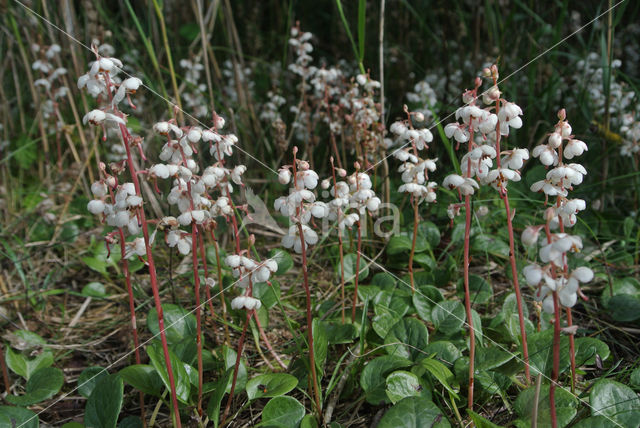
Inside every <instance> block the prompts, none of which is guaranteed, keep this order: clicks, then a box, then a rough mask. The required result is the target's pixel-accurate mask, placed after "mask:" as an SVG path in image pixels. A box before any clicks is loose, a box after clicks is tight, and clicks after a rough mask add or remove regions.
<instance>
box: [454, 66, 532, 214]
mask: <svg viewBox="0 0 640 428" xmlns="http://www.w3.org/2000/svg"><path fill="white" fill-rule="evenodd" d="M483 75H484V77H488V78H492V79H493V80H494V85H493V86H492V87H490V88H489V89H488V90H486V91H485V92H484V93H483V94H482V101H483V103H484V104H485V105H486V107H485V108H480V107H479V106H477V105H476V104H477V97H478V95H477V90H478V87H479V86H480V79H477V81H476V88H475V89H474V90H469V91H466V92H465V93H464V94H463V96H462V100H463V102H464V103H465V105H464V106H463V107H460V108H459V109H458V110H456V119H458V122H455V123H450V124H448V125H447V126H446V127H445V129H444V131H445V134H446V135H447V137H448V138H453V139H455V140H456V142H457V143H458V144H460V143H466V142H468V143H469V144H470V147H469V150H468V151H467V153H466V154H465V155H464V156H463V157H462V161H461V163H460V169H461V173H462V175H458V174H451V175H448V176H447V177H445V179H444V182H443V186H444V187H447V188H449V189H457V190H458V192H459V194H460V195H473V194H474V193H475V190H477V189H478V188H479V184H488V185H491V186H492V187H493V188H495V189H496V190H498V191H499V192H500V194H501V195H504V194H506V188H507V184H508V182H509V181H520V172H519V171H518V170H519V169H520V168H522V166H523V164H524V161H525V160H527V159H529V151H528V150H527V149H518V148H514V149H511V150H505V151H502V152H501V153H498V152H497V150H496V148H497V147H498V145H497V140H498V138H503V137H507V136H508V135H509V133H510V130H511V129H519V128H521V127H522V118H521V117H520V116H521V115H522V109H521V108H520V107H519V106H518V105H517V104H515V103H512V102H509V101H507V100H506V99H504V98H503V97H502V92H501V91H500V89H499V88H498V86H497V84H496V83H495V82H496V81H497V77H498V70H497V68H496V67H495V66H492V67H491V68H485V69H484V70H483ZM472 135H473V139H472V138H471V136H472ZM498 156H501V159H497V161H498V162H497V168H495V169H492V168H493V164H494V159H496V158H497V157H498ZM474 177H475V179H474ZM476 179H477V180H478V181H479V183H478V181H476ZM454 211H455V210H452V209H450V210H449V212H450V213H451V212H454Z"/></svg>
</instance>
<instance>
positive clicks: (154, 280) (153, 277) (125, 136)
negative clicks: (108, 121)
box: [119, 124, 182, 428]
mask: <svg viewBox="0 0 640 428" xmlns="http://www.w3.org/2000/svg"><path fill="white" fill-rule="evenodd" d="M119 126H120V134H121V137H122V142H123V143H124V147H125V150H126V152H127V165H128V167H129V171H130V172H131V179H132V181H133V185H134V186H135V189H136V195H137V196H140V197H141V196H142V192H141V191H140V181H139V180H138V174H137V171H136V169H135V165H134V163H133V157H132V155H131V146H130V144H129V139H130V138H131V136H130V135H129V131H128V130H127V128H126V126H124V125H122V124H120V125H119ZM138 218H139V219H140V223H141V225H142V235H143V236H144V244H145V248H146V253H147V265H148V267H149V278H150V282H151V291H152V292H153V300H154V303H155V306H156V311H157V312H158V327H159V329H160V341H161V342H162V351H163V354H164V361H165V364H166V368H167V375H168V377H169V387H170V388H169V389H170V391H171V401H172V403H173V411H174V413H175V417H176V426H177V427H178V428H181V427H182V422H181V421H180V409H179V407H178V397H177V395H176V383H175V379H174V376H173V368H172V367H171V358H170V357H169V345H168V344H167V335H166V332H165V327H164V313H163V310H162V302H161V300H160V291H159V287H158V277H157V274H156V266H155V263H154V261H153V253H152V251H151V242H150V240H149V227H148V225H147V220H146V218H145V214H144V209H143V208H140V209H139V210H138Z"/></svg>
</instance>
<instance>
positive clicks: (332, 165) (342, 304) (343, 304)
mask: <svg viewBox="0 0 640 428" xmlns="http://www.w3.org/2000/svg"><path fill="white" fill-rule="evenodd" d="M332 138H334V137H333V134H332ZM336 153H337V148H336ZM329 160H330V162H331V175H332V177H333V189H334V192H335V191H336V185H337V180H336V167H335V165H334V164H333V156H332V157H330V158H329ZM338 168H342V167H341V166H340V158H339V157H338ZM341 216H342V209H340V208H338V224H340V221H341V218H342V217H341ZM338 248H339V251H340V296H341V299H342V303H341V304H340V306H341V307H342V324H344V312H345V298H344V243H343V242H342V230H341V229H340V228H339V227H338Z"/></svg>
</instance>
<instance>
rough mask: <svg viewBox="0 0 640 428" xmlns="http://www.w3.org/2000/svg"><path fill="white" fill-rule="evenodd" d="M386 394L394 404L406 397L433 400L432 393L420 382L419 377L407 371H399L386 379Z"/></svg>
mask: <svg viewBox="0 0 640 428" xmlns="http://www.w3.org/2000/svg"><path fill="white" fill-rule="evenodd" d="M385 383H386V393H387V397H389V400H391V402H392V403H393V404H396V403H397V402H398V401H400V400H402V399H403V398H405V397H424V398H427V399H431V393H430V392H429V390H428V389H427V388H425V386H424V385H423V384H422V382H420V379H418V376H416V375H415V374H413V373H411V372H408V371H405V370H397V371H395V372H393V373H391V374H390V375H388V376H387V378H386V381H385Z"/></svg>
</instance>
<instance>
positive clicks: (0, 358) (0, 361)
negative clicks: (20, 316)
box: [0, 342, 11, 394]
mask: <svg viewBox="0 0 640 428" xmlns="http://www.w3.org/2000/svg"><path fill="white" fill-rule="evenodd" d="M0 368H1V369H2V380H3V382H4V389H5V391H7V394H11V381H9V371H8V370H7V363H6V362H5V361H4V349H3V347H2V342H0Z"/></svg>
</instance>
